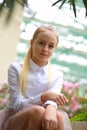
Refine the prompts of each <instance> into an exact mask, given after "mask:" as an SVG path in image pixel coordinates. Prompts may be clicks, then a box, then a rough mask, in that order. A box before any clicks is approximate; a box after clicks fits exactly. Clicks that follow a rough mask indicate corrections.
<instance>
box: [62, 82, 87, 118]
mask: <svg viewBox="0 0 87 130" xmlns="http://www.w3.org/2000/svg"><path fill="white" fill-rule="evenodd" d="M81 85H82V84H80V83H79V82H77V83H72V82H69V81H65V82H64V87H63V90H62V92H63V93H64V94H65V95H66V97H67V98H68V99H69V103H68V104H66V105H64V106H63V109H64V110H65V111H66V112H67V113H68V114H69V117H70V118H71V120H87V87H85V89H84V97H83V96H80V94H79V93H81V89H80V88H81Z"/></svg>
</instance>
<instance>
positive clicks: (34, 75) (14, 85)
mask: <svg viewBox="0 0 87 130" xmlns="http://www.w3.org/2000/svg"><path fill="white" fill-rule="evenodd" d="M21 67H22V64H21V63H19V62H15V63H12V64H11V65H10V67H9V69H8V86H9V93H10V96H9V101H8V106H7V108H9V109H13V110H14V111H15V112H16V111H19V110H21V109H22V108H23V107H25V106H32V105H35V104H36V105H41V106H43V107H45V105H47V104H52V105H54V106H55V107H57V104H56V103H55V102H53V101H50V100H49V101H46V102H45V103H44V104H43V103H42V101H41V94H42V93H43V92H45V91H46V90H50V91H52V92H55V93H60V92H61V89H62V84H63V77H62V73H61V72H60V71H58V70H57V69H56V68H55V67H52V68H51V70H52V82H51V83H49V72H48V71H49V66H48V65H45V66H43V67H40V66H38V65H37V64H35V63H34V62H33V61H32V60H30V70H29V74H28V80H27V83H26V94H27V97H24V96H23V95H22V93H21V91H20V88H19V75H20V71H21ZM49 85H50V86H49Z"/></svg>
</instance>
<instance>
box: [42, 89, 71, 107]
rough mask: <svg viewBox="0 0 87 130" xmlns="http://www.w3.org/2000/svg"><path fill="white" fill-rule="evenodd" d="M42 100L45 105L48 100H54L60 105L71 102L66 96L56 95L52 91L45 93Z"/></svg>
mask: <svg viewBox="0 0 87 130" xmlns="http://www.w3.org/2000/svg"><path fill="white" fill-rule="evenodd" d="M41 100H42V102H43V103H44V102H46V101H47V100H52V101H54V102H56V103H57V104H58V105H63V104H66V103H68V102H69V101H68V99H67V98H66V96H65V95H64V94H56V93H54V92H51V91H46V92H44V93H43V94H42V95H41Z"/></svg>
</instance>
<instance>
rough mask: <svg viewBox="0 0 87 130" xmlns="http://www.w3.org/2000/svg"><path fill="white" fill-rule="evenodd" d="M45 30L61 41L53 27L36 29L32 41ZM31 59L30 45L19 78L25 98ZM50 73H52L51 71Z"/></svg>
mask: <svg viewBox="0 0 87 130" xmlns="http://www.w3.org/2000/svg"><path fill="white" fill-rule="evenodd" d="M45 30H50V31H52V32H54V34H55V36H56V38H57V42H58V41H59V39H58V33H57V31H55V30H54V29H53V28H52V27H49V26H41V27H38V28H37V29H36V31H35V32H34V35H33V37H32V40H33V41H34V40H35V38H36V37H37V36H38V34H39V33H40V32H43V31H45ZM30 58H31V45H30V48H29V49H28V51H27V53H26V55H25V58H24V62H23V65H22V69H21V73H20V77H19V86H20V90H21V92H22V94H23V95H24V96H26V82H27V78H28V73H29V70H30ZM49 73H50V71H49ZM50 77H51V76H50V74H49V80H51V78H50Z"/></svg>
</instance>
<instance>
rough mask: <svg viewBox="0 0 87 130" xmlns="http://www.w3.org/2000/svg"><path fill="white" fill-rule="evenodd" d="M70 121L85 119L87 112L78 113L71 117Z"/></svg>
mask: <svg viewBox="0 0 87 130" xmlns="http://www.w3.org/2000/svg"><path fill="white" fill-rule="evenodd" d="M70 121H87V112H84V113H80V114H77V115H75V116H73V117H71V118H70Z"/></svg>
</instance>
